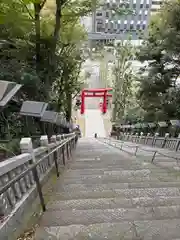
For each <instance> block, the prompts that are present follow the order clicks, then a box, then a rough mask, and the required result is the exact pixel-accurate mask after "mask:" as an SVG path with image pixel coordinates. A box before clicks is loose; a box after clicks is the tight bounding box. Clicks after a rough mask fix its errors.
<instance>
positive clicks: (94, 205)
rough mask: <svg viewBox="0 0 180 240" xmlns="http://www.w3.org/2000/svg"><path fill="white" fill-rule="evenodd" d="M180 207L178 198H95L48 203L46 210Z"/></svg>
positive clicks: (179, 198)
mask: <svg viewBox="0 0 180 240" xmlns="http://www.w3.org/2000/svg"><path fill="white" fill-rule="evenodd" d="M176 205H180V196H177V197H176V196H175V197H169V196H158V197H138V198H136V197H135V198H118V197H116V198H97V199H73V200H66V201H58V200H57V201H54V200H52V201H50V202H49V203H48V205H47V208H48V209H50V210H72V209H76V210H87V209H115V208H138V207H152V206H153V207H157V206H176Z"/></svg>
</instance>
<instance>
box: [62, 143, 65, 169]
mask: <svg viewBox="0 0 180 240" xmlns="http://www.w3.org/2000/svg"><path fill="white" fill-rule="evenodd" d="M62 158H63V165H64V166H65V165H66V160H65V146H64V145H63V146H62Z"/></svg>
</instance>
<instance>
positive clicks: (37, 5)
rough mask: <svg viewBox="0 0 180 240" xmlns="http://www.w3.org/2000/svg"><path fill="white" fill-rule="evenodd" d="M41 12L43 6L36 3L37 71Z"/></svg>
mask: <svg viewBox="0 0 180 240" xmlns="http://www.w3.org/2000/svg"><path fill="white" fill-rule="evenodd" d="M40 11H41V5H40V4H39V3H34V13H35V19H34V20H35V34H36V70H37V71H38V69H39V63H40V60H41V59H40V58H41V57H40V51H41V45H40V40H41V29H40Z"/></svg>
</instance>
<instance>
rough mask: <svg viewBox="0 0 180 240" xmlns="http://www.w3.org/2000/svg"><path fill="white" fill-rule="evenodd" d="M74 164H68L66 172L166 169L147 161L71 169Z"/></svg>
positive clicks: (90, 172) (97, 172)
mask: <svg viewBox="0 0 180 240" xmlns="http://www.w3.org/2000/svg"><path fill="white" fill-rule="evenodd" d="M74 166H75V164H71V165H70V166H68V170H67V171H66V172H67V173H69V172H71V171H74V172H77V174H81V173H84V174H92V173H93V174H101V173H102V172H105V171H113V170H117V171H124V170H144V169H150V170H153V171H160V172H161V171H166V170H165V169H164V170H163V169H162V168H160V167H158V166H157V165H154V164H151V163H147V162H143V163H139V164H136V165H133V166H132V165H129V166H127V165H124V166H122V165H117V166H106V167H104V166H103V165H102V166H101V168H96V167H95V168H86V166H84V168H80V169H77V168H76V169H73V168H74Z"/></svg>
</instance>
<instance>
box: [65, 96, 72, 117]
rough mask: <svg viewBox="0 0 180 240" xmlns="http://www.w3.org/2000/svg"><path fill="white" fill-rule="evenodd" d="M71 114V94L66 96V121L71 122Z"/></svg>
mask: <svg viewBox="0 0 180 240" xmlns="http://www.w3.org/2000/svg"><path fill="white" fill-rule="evenodd" d="M71 113H72V94H71V93H68V94H67V110H66V119H67V121H70V120H71Z"/></svg>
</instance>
